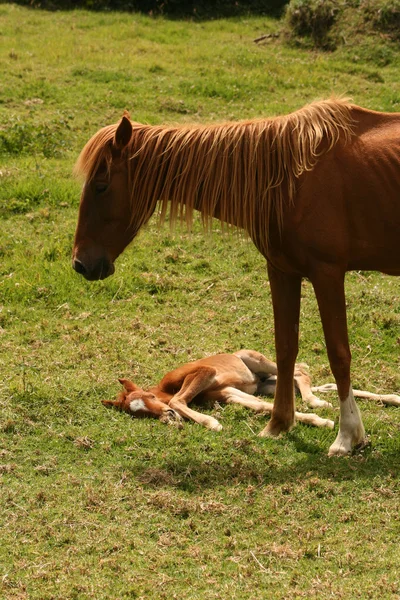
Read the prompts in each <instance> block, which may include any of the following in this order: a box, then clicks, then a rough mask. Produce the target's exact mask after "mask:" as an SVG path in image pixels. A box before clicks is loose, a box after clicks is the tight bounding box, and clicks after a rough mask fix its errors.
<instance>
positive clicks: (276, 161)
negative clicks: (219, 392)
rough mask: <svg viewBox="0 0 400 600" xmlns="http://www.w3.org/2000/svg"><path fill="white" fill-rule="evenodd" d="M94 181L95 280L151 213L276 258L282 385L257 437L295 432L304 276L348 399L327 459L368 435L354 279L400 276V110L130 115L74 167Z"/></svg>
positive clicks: (82, 225) (78, 264)
mask: <svg viewBox="0 0 400 600" xmlns="http://www.w3.org/2000/svg"><path fill="white" fill-rule="evenodd" d="M76 170H77V172H78V173H79V174H81V175H83V176H84V178H85V186H84V188H83V192H82V198H81V203H80V209H79V220H78V226H77V231H76V237H75V244H74V250H73V266H74V268H75V270H76V271H77V272H78V273H81V274H82V275H83V276H84V277H86V278H87V279H89V280H92V279H102V278H104V277H107V276H109V275H111V274H112V273H113V272H114V261H115V259H116V258H117V256H118V255H119V254H120V253H121V252H122V251H123V250H124V248H125V247H126V246H127V245H128V244H129V243H130V242H131V240H132V239H133V238H134V237H135V235H136V234H137V232H138V231H139V229H140V227H141V226H142V225H144V224H145V223H146V222H147V221H148V219H149V218H150V216H151V215H152V214H153V213H154V211H155V209H156V206H157V203H158V202H160V205H161V215H162V216H165V214H166V211H167V205H168V203H170V218H171V220H172V221H174V220H176V219H177V218H179V217H180V218H181V219H185V220H186V221H187V222H188V223H189V224H190V222H191V219H192V214H193V210H198V211H200V212H201V214H202V216H203V219H204V221H205V223H206V224H207V223H209V222H210V220H211V218H212V217H216V218H218V219H220V220H221V221H222V222H225V223H229V224H231V225H232V226H235V227H238V228H242V229H244V230H245V231H247V232H248V234H249V235H250V237H251V238H252V240H253V242H254V243H255V245H256V246H257V248H258V249H259V250H260V252H261V253H262V254H263V255H264V256H265V258H266V259H267V266H268V275H269V281H270V286H271V293H272V302H273V308H274V320H275V345H276V360H277V365H278V382H277V387H276V392H275V402H274V410H273V412H272V417H271V420H270V421H269V423H268V425H267V427H266V428H265V429H264V430H263V431H262V432H261V435H272V436H276V435H278V434H279V433H281V432H284V431H287V430H289V429H290V427H291V426H292V425H293V423H294V418H295V414H294V412H295V410H294V394H293V372H294V365H295V361H296V356H297V352H298V333H299V313H300V289H301V280H302V278H303V277H307V278H308V279H309V280H310V281H311V282H312V285H313V287H314V291H315V294H316V297H317V301H318V305H319V310H320V315H321V319H322V325H323V329H324V334H325V340H326V345H327V350H328V356H329V361H330V365H331V369H332V372H333V375H334V377H335V380H336V384H337V390H338V395H339V399H340V415H341V416H340V427H339V433H338V436H337V438H336V440H335V442H334V443H333V444H332V446H331V447H330V450H329V453H330V454H331V455H344V454H347V453H349V452H350V451H351V449H352V447H353V446H355V445H357V444H359V443H361V442H362V441H363V439H364V435H365V434H364V427H363V424H362V420H361V415H360V412H359V409H358V407H357V405H356V403H355V401H354V394H353V391H352V385H351V378H350V362H351V354H350V347H349V342H348V333H347V323H346V302H345V292H344V279H345V273H346V271H349V270H353V269H363V270H377V271H382V272H384V273H389V274H392V275H398V274H400V249H399V242H400V114H389V113H377V112H373V111H369V110H365V109H363V108H359V107H357V106H354V105H352V104H350V103H348V102H347V101H345V100H338V99H332V100H327V101H322V102H316V103H313V104H310V105H308V106H306V107H304V108H303V109H301V110H299V111H297V112H294V113H292V114H290V115H287V116H284V117H277V118H272V119H265V120H254V121H245V122H239V123H224V124H221V125H210V126H192V127H188V126H179V127H178V126H177V127H161V126H149V125H140V124H138V123H132V122H131V120H130V119H129V117H128V116H127V115H124V116H123V117H122V120H121V121H120V122H119V123H118V124H116V125H111V126H108V127H105V128H103V129H101V130H100V131H99V132H98V133H97V134H95V135H94V136H93V138H92V139H91V140H90V141H89V142H88V143H87V144H86V146H85V147H84V149H83V151H82V153H81V155H80V157H79V159H78V162H77V166H76Z"/></svg>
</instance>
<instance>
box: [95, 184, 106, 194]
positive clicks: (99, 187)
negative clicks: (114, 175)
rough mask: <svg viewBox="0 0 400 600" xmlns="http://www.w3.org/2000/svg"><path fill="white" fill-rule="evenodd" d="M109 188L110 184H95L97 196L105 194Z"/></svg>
mask: <svg viewBox="0 0 400 600" xmlns="http://www.w3.org/2000/svg"><path fill="white" fill-rule="evenodd" d="M107 188H108V183H104V182H99V183H96V184H95V190H96V194H103V193H104V192H105V191H106V189H107Z"/></svg>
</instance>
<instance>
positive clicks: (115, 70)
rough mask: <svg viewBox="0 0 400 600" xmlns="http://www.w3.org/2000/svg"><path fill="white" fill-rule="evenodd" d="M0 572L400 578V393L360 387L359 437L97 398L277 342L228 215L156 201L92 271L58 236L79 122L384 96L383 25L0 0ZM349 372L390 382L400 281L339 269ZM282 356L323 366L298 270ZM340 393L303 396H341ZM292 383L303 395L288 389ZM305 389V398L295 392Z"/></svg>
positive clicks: (209, 585) (246, 590) (84, 588)
mask: <svg viewBox="0 0 400 600" xmlns="http://www.w3.org/2000/svg"><path fill="white" fill-rule="evenodd" d="M0 20H1V34H0V68H1V72H2V74H3V77H2V79H3V80H2V86H1V88H0V154H1V163H0V219H1V233H2V235H1V240H0V255H1V266H0V339H1V348H0V368H1V374H2V377H1V380H0V406H1V420H0V458H1V462H0V502H1V509H0V514H1V521H2V529H1V543H0V568H1V570H0V590H1V592H0V595H1V597H4V598H5V599H7V600H25V599H29V600H31V599H32V600H50V599H63V600H65V599H89V598H96V600H103V599H104V600H106V599H110V598H113V599H114V598H115V599H117V598H118V599H123V598H143V599H146V600H149V599H153V598H154V599H160V598H165V599H168V600H170V599H171V598H184V599H185V600H186V599H187V600H197V599H201V600H203V599H204V600H211V599H213V598H221V599H223V600H226V599H227V598H232V599H237V600H255V599H256V598H271V599H274V600H278V599H286V598H289V597H290V598H314V597H315V598H318V599H328V598H344V599H346V600H351V599H353V598H360V599H365V598H379V599H386V598H387V599H389V598H390V599H393V598H400V567H399V551H398V540H399V535H400V521H399V510H398V499H399V491H400V490H399V466H400V453H399V449H400V448H399V446H400V411H399V410H398V409H395V408H384V407H382V406H378V405H375V404H373V403H370V402H363V401H359V404H360V407H361V410H362V413H363V417H364V423H365V426H366V430H367V431H368V433H369V435H370V441H371V443H370V445H369V446H368V447H366V448H365V449H364V450H363V451H361V452H357V453H354V455H353V456H351V457H349V458H346V459H338V458H330V459H328V458H327V456H326V453H327V450H328V447H329V445H330V443H331V442H332V441H333V439H334V435H335V434H334V433H333V432H331V431H328V430H317V429H314V428H308V427H305V426H301V425H298V426H297V427H296V428H295V429H293V431H292V432H291V433H289V434H288V435H286V436H284V437H282V438H281V439H278V440H268V439H261V438H258V437H257V432H258V431H259V430H260V429H262V427H263V426H264V421H265V419H266V417H260V416H254V415H252V414H250V413H248V412H247V411H246V410H244V409H241V408H239V407H227V408H224V407H218V406H217V407H212V408H210V411H211V412H212V413H213V414H217V415H218V418H219V420H220V421H221V423H222V424H223V427H224V429H223V430H222V432H221V433H219V434H216V433H213V432H209V431H207V430H205V429H202V428H200V427H199V426H196V425H194V424H191V423H186V424H185V426H184V428H183V429H182V430H178V429H175V428H173V427H166V426H163V425H162V424H160V423H159V422H157V421H150V420H142V421H133V420H131V419H129V417H128V416H127V415H125V414H119V413H117V412H113V411H110V410H106V409H105V408H104V407H103V406H102V405H101V404H100V400H101V399H102V398H110V397H113V396H115V394H116V392H117V391H118V389H119V384H118V382H117V378H118V377H123V376H127V377H131V378H134V379H136V380H137V381H138V382H140V383H142V384H143V385H147V384H150V383H152V382H154V381H156V380H157V379H158V378H160V377H161V376H162V375H163V374H164V373H165V372H166V371H167V370H169V369H171V368H173V367H175V366H176V365H178V364H179V363H182V362H185V361H186V360H190V359H195V358H199V357H201V356H204V355H206V354H211V353H214V352H221V351H227V352H231V351H234V350H236V349H239V348H241V347H249V348H254V349H257V350H260V351H262V352H264V353H265V354H266V355H268V356H270V357H273V356H274V344H273V325H272V311H271V301H270V294H269V286H268V281H267V278H266V274H265V266H264V261H263V259H262V258H261V257H260V255H259V254H257V252H256V250H255V249H254V248H253V247H252V245H251V243H250V242H249V241H248V240H246V239H244V238H243V237H241V236H239V235H236V234H232V235H222V234H221V232H220V227H219V225H218V223H216V224H215V227H214V234H213V235H212V236H205V235H204V234H203V232H202V231H201V228H200V225H199V224H198V223H195V226H194V229H193V232H192V234H190V235H189V234H188V233H187V232H186V230H184V229H180V228H177V230H176V231H175V232H174V233H170V232H169V231H168V228H167V227H164V228H161V229H159V228H158V226H157V220H156V219H154V220H153V221H152V222H151V223H150V225H149V227H148V228H147V229H146V230H145V231H143V232H142V233H141V234H140V236H139V237H138V239H137V240H136V242H135V243H134V244H133V245H132V246H131V247H130V248H129V249H128V250H127V251H126V252H125V254H124V255H123V256H121V257H120V259H118V261H117V270H116V273H115V275H114V276H113V277H112V278H110V279H108V280H106V281H104V282H95V283H91V284H90V283H87V282H85V281H84V280H83V279H82V278H80V277H78V276H77V275H76V274H74V273H73V272H72V269H71V267H70V253H71V245H72V240H73V233H74V228H75V223H76V216H77V206H78V201H79V188H80V183H79V182H77V181H75V180H74V179H73V178H72V176H71V171H72V167H73V163H74V161H75V159H76V157H77V155H78V153H79V151H80V149H81V147H82V145H83V144H84V142H85V141H86V140H87V139H88V137H89V136H90V135H91V134H92V133H94V132H95V131H96V130H97V129H98V128H99V127H101V126H103V125H105V124H108V123H110V122H115V121H117V120H118V119H119V117H120V115H121V113H122V111H123V110H124V109H126V108H127V109H129V110H130V111H131V115H132V118H134V119H136V120H138V121H147V122H150V123H161V122H183V121H185V122H187V121H196V122H204V121H217V120H223V119H227V118H228V119H239V118H250V117H255V116H261V115H272V114H277V113H285V112H289V111H290V110H293V109H296V108H299V107H300V106H301V105H303V104H304V103H306V102H308V101H310V100H313V99H315V98H317V97H326V96H329V95H330V93H331V92H334V93H336V94H344V95H349V96H352V97H353V98H354V100H355V101H356V102H357V103H358V104H361V105H364V106H367V107H369V108H373V109H377V110H388V111H399V112H400V69H399V61H398V60H397V59H398V46H395V45H394V44H392V43H390V42H389V41H388V40H386V39H385V38H384V36H382V35H365V36H361V34H360V33H357V36H354V40H355V38H356V37H357V44H355V43H354V44H353V38H352V37H351V36H350V37H349V38H348V40H347V43H346V44H345V45H343V46H340V47H339V48H338V49H337V50H336V51H335V52H333V53H322V52H316V51H312V50H307V49H302V48H299V47H296V46H294V45H293V44H292V45H288V44H286V43H285V40H284V39H283V37H282V35H281V36H280V37H278V38H275V37H271V38H269V39H267V41H266V43H264V44H263V45H256V44H255V43H254V41H253V40H254V39H255V38H257V37H259V36H260V35H261V34H265V33H277V32H279V31H280V30H281V23H280V21H277V20H272V19H268V18H266V17H247V18H241V19H226V20H216V21H208V22H207V21H206V22H189V21H169V20H167V19H162V18H157V19H152V18H150V17H146V16H143V15H132V14H124V13H88V12H83V11H76V12H75V11H72V12H44V11H40V10H30V9H27V8H21V7H18V6H15V5H12V4H7V3H5V4H1V5H0ZM347 294H348V296H347V302H348V319H349V327H350V333H351V340H352V350H353V372H354V374H353V383H354V386H355V387H361V388H365V389H369V390H371V391H378V390H379V391H382V392H385V391H387V392H391V391H393V392H397V393H399V391H400V375H399V366H400V363H399V345H400V326H399V325H400V282H399V281H398V280H397V279H395V278H391V277H385V276H383V275H380V274H371V273H363V272H357V273H351V274H349V275H348V277H347ZM299 360H301V361H302V362H307V363H308V364H309V365H310V369H311V372H312V376H313V379H314V381H315V382H316V383H325V382H328V381H331V379H332V378H331V375H330V372H329V368H328V362H327V357H326V352H325V346H324V340H323V335H322V331H321V326H320V322H319V318H318V314H317V307H316V302H315V299H314V296H313V292H312V289H311V286H310V284H309V283H308V282H306V281H305V282H304V284H303V301H302V313H301V340H300V354H299ZM329 399H330V400H331V401H333V402H334V404H335V407H334V408H333V409H330V410H325V411H320V413H321V414H324V415H327V416H328V415H329V416H330V417H331V418H337V416H338V410H337V402H336V400H335V397H334V396H330V397H329ZM299 406H301V404H300V403H299ZM302 408H304V407H302Z"/></svg>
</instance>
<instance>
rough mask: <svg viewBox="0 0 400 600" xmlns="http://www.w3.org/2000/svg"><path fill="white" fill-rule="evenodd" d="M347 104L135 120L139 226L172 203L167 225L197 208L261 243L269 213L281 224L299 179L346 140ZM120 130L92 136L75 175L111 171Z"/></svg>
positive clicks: (132, 154)
mask: <svg viewBox="0 0 400 600" xmlns="http://www.w3.org/2000/svg"><path fill="white" fill-rule="evenodd" d="M351 108H352V105H351V104H350V103H349V102H348V100H346V99H337V98H333V99H330V100H324V101H319V102H313V103H311V104H309V105H307V106H305V107H303V108H302V109H300V110H297V111H296V112H293V113H291V114H289V115H286V116H280V117H275V118H269V119H257V120H250V121H240V122H236V123H232V122H227V123H222V124H217V125H192V126H188V125H180V126H175V127H171V126H170V127H168V126H150V125H141V124H138V123H132V127H133V134H132V137H131V140H130V142H129V144H128V146H127V147H126V149H125V153H126V157H127V164H128V165H129V185H130V189H131V202H132V222H133V223H134V225H135V229H136V231H137V230H138V229H139V228H140V227H141V225H143V224H144V223H146V222H147V220H148V219H149V218H150V216H151V215H152V214H153V213H154V211H155V208H156V205H157V203H158V202H160V203H161V217H162V219H164V218H165V216H166V214H167V207H168V205H170V221H171V223H174V222H175V221H176V220H177V219H178V218H180V219H181V220H182V219H184V220H186V222H187V224H188V225H189V226H190V225H191V223H192V219H193V210H194V209H197V210H199V211H200V212H201V213H202V217H203V222H204V224H205V225H209V224H210V222H211V220H212V218H213V217H217V218H218V219H220V220H221V221H222V222H223V223H228V224H233V225H235V226H238V227H240V228H243V229H245V230H246V231H247V232H248V233H249V234H250V236H251V237H252V238H253V240H258V241H260V240H262V239H264V241H265V240H266V239H267V238H268V229H269V223H270V220H271V218H273V217H275V218H276V220H277V223H278V226H279V227H280V228H281V226H282V219H283V211H284V203H285V202H289V203H290V202H292V201H293V198H294V193H295V189H296V180H297V179H298V177H299V176H300V175H301V174H302V173H304V172H305V171H310V170H312V169H313V167H314V166H315V164H316V162H317V160H318V158H319V157H320V156H321V155H322V154H325V153H326V152H328V151H329V150H330V149H331V148H332V147H333V146H334V145H335V144H336V143H337V142H338V141H339V139H340V138H341V137H342V136H343V139H344V140H345V141H347V140H348V139H349V138H350V137H351V135H352V133H353V124H354V123H353V119H352V116H351ZM117 127H118V125H110V126H108V127H105V128H103V129H101V130H100V131H99V132H98V133H97V134H95V135H94V136H93V138H92V139H91V140H89V142H88V143H87V144H86V146H85V147H84V149H83V150H82V153H81V155H80V157H79V159H78V162H77V164H76V167H75V171H76V172H77V173H78V174H81V175H83V176H84V177H85V178H86V179H87V180H90V179H92V178H93V176H94V175H95V173H96V171H97V169H98V168H99V166H100V164H102V163H103V164H104V163H105V165H106V168H107V169H110V168H111V164H112V160H113V157H112V152H111V147H112V143H111V142H112V140H113V139H114V136H115V132H116V129H117Z"/></svg>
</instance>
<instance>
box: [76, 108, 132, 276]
mask: <svg viewBox="0 0 400 600" xmlns="http://www.w3.org/2000/svg"><path fill="white" fill-rule="evenodd" d="M131 138H132V123H131V121H130V119H129V116H128V115H127V114H124V116H123V117H122V119H121V121H120V123H119V124H118V125H117V126H116V125H112V126H109V127H105V128H104V129H102V130H100V131H99V132H98V133H97V134H96V135H95V136H93V138H92V139H91V140H90V141H89V142H88V143H87V144H86V146H85V147H84V149H83V150H82V153H81V155H80V157H79V159H78V162H77V165H76V169H75V170H76V172H77V173H79V174H82V175H84V177H85V184H84V186H83V190H82V195H81V200H80V207H79V218H78V224H77V228H76V233H75V242H74V248H73V255H72V266H73V268H74V269H75V271H76V272H77V273H80V274H81V275H83V276H84V277H85V278H86V279H88V280H96V279H105V278H106V277H108V276H109V275H112V274H113V273H114V261H115V259H116V258H117V257H118V256H119V254H121V252H122V251H123V250H124V249H125V248H126V246H127V245H128V244H129V242H130V241H131V240H132V239H133V237H134V235H135V233H136V232H134V231H132V220H131V201H130V190H129V185H128V181H129V172H128V165H127V163H128V159H127V148H128V146H129V144H130V141H131Z"/></svg>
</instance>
